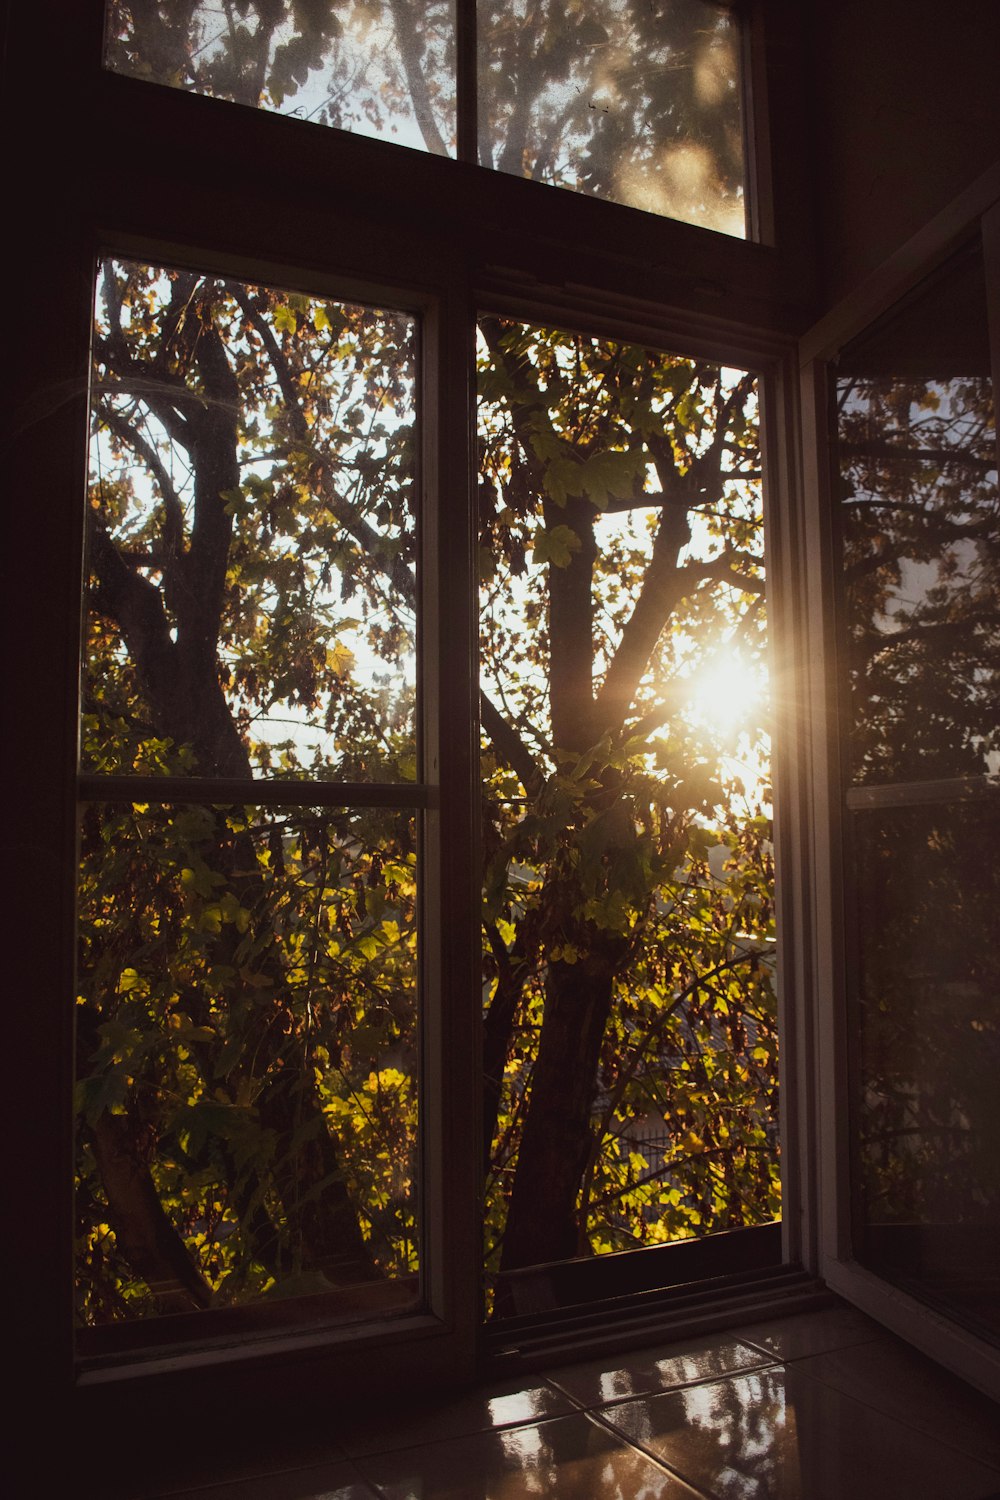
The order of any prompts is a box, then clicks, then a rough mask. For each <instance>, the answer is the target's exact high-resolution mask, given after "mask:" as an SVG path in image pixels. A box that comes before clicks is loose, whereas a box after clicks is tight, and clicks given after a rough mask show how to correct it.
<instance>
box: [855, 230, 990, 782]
mask: <svg viewBox="0 0 1000 1500" xmlns="http://www.w3.org/2000/svg"><path fill="white" fill-rule="evenodd" d="M837 400H838V413H839V415H838V436H839V450H840V472H841V483H842V499H843V504H842V518H843V521H842V524H843V530H844V566H845V586H846V616H847V619H846V624H847V631H848V642H847V652H848V668H849V673H850V691H851V739H850V758H851V774H852V778H853V779H854V780H855V781H861V782H886V781H908V780H921V779H926V778H938V777H950V776H963V775H975V774H981V773H983V772H996V771H1000V731H998V720H997V703H998V702H1000V489H998V487H997V450H996V414H995V412H994V409H993V387H992V382H991V378H990V354H989V344H988V338H987V321H986V287H985V281H984V277H983V265H982V257H981V254H980V252H979V248H978V246H976V247H975V249H974V250H973V251H970V252H966V253H965V254H964V255H963V256H962V257H960V258H959V259H958V260H957V261H955V262H952V263H951V264H950V265H948V266H946V267H944V268H943V270H942V271H941V272H939V273H938V275H937V276H936V277H935V279H934V280H933V281H932V282H931V283H930V284H929V285H927V286H925V287H924V288H922V289H921V290H920V291H919V292H918V293H917V294H916V295H915V296H914V297H912V298H911V299H910V300H909V301H908V302H907V303H906V304H904V305H903V306H902V307H901V308H899V309H896V310H895V311H894V312H893V313H892V314H891V315H890V316H889V317H888V318H886V319H885V320H884V321H883V322H882V323H881V324H880V325H878V326H877V327H876V328H875V329H873V330H871V331H870V332H868V333H866V334H865V335H864V336H863V337H862V338H861V339H858V340H857V341H856V342H855V343H854V344H853V345H851V346H850V347H849V348H848V349H845V350H844V352H843V354H842V356H841V359H840V361H839V364H838V366H837Z"/></svg>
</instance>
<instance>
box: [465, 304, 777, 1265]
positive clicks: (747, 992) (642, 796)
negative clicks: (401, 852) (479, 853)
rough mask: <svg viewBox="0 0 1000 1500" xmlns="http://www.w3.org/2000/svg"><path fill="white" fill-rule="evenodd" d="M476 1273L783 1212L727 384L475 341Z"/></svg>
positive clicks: (755, 507) (757, 744)
mask: <svg viewBox="0 0 1000 1500" xmlns="http://www.w3.org/2000/svg"><path fill="white" fill-rule="evenodd" d="M480 330H481V338H480V353H479V443H480V453H481V471H480V481H479V497H480V509H479V521H480V547H481V552H480V555H481V577H482V585H481V606H480V608H481V616H480V619H481V626H480V631H481V657H482V687H483V690H484V695H485V696H484V706H483V730H484V743H483V750H482V764H483V778H484V786H485V790H486V803H485V814H486V821H485V852H486V867H485V880H484V884H485V928H484V949H485V953H486V991H485V993H486V1012H485V1074H486V1100H487V1110H486V1114H487V1121H486V1125H487V1135H486V1141H485V1142H484V1148H485V1150H486V1152H487V1159H488V1174H489V1175H488V1194H487V1260H488V1265H489V1268H490V1270H491V1272H494V1273H495V1272H496V1271H497V1269H498V1267H499V1268H500V1269H501V1270H502V1271H504V1272H506V1271H510V1270H514V1269H516V1268H518V1267H521V1266H526V1265H532V1264H540V1263H542V1262H547V1261H555V1260H561V1259H566V1258H568V1257H572V1256H576V1255H589V1254H593V1253H602V1252H606V1251H614V1250H621V1249H624V1248H628V1247H634V1246H639V1245H647V1246H652V1245H659V1244H663V1243H665V1242H667V1241H671V1240H677V1239H682V1238H685V1237H691V1236H694V1235H701V1234H706V1233H709V1232H712V1231H715V1230H724V1229H731V1228H736V1227H742V1226H750V1225H757V1224H761V1223H764V1222H767V1221H771V1220H773V1219H774V1218H775V1217H776V1216H777V1214H778V1212H779V1179H778V1161H777V1102H776V1101H777V1061H776V1048H777V1039H776V1029H775V1017H776V1005H775V993H774V953H775V948H774V944H775V931H774V902H773V896H774V889H773V878H774V873H773V849H772V844H771V823H770V787H769V768H768V767H769V753H768V744H769V742H768V734H767V727H766V726H767V717H768V708H767V672H766V665H765V652H766V616H765V607H764V565H763V522H762V512H761V492H760V455H759V446H758V443H759V438H758V418H757V389H756V380H755V378H754V377H753V376H751V375H747V374H745V373H743V372H741V371H737V370H730V369H724V368H720V367H719V366H716V365H708V364H704V363H700V362H696V361H692V360H689V359H683V358H680V357H677V356H673V355H669V354H660V353H655V352H652V351H649V350H646V349H642V348H637V347H635V346H633V345H626V344H617V343H612V342H610V341H608V340H598V339H588V338H582V337H579V336H576V335H572V334H567V333H562V332H558V331H555V330H552V329H542V328H532V327H524V326H522V325H520V324H515V323H508V322H504V321H502V320H500V319H496V318H485V319H483V320H482V321H481V324H480Z"/></svg>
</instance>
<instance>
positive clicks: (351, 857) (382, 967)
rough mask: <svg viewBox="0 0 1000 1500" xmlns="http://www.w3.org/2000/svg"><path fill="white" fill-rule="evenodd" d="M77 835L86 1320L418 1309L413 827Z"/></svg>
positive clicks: (297, 816)
mask: <svg viewBox="0 0 1000 1500" xmlns="http://www.w3.org/2000/svg"><path fill="white" fill-rule="evenodd" d="M80 840H81V864H80V881H79V898H78V924H79V941H80V950H79V998H78V1001H77V1012H76V1030H77V1076H78V1082H77V1091H76V1099H77V1112H78V1157H77V1199H76V1204H77V1235H78V1239H77V1310H78V1317H79V1320H80V1322H81V1324H82V1325H84V1326H85V1327H93V1326H94V1325H103V1324H109V1323H115V1324H117V1323H121V1322H127V1321H130V1320H133V1319H148V1318H152V1317H157V1316H160V1315H166V1314H179V1313H197V1312H203V1311H205V1310H207V1309H212V1310H213V1312H218V1313H219V1314H220V1316H221V1315H222V1313H223V1310H229V1314H230V1319H231V1315H232V1310H234V1309H236V1308H239V1307H240V1306H242V1305H244V1304H246V1303H249V1302H256V1301H260V1300H263V1301H264V1302H265V1303H270V1302H272V1301H274V1300H275V1299H277V1298H287V1297H303V1296H309V1295H316V1294H321V1293H322V1294H331V1297H330V1301H329V1303H328V1304H327V1313H326V1315H333V1316H338V1315H340V1316H347V1317H350V1316H359V1315H363V1314H364V1313H367V1312H371V1311H373V1310H384V1309H387V1308H392V1307H399V1306H403V1305H405V1304H406V1303H408V1302H412V1300H413V1298H414V1297H415V1296H416V1281H415V1277H414V1273H415V1272H416V1271H417V1266H418V1251H417V1204H416V1188H415V1174H416V1149H417V1147H416V1138H417V1005H416V983H417V978H416V976H417V958H416V928H415V902H416V893H415V880H416V853H415V824H414V819H413V817H412V816H411V815H410V814H399V813H395V812H385V811H375V810H364V811H353V812H341V811H337V812H331V811H329V810H325V811H314V810H312V809H305V810H303V809H299V808H296V809H294V810H285V809H271V810H264V809H260V808H255V807H209V806H180V807H179V806H159V805H146V804H138V803H131V802H121V803H102V804H91V805H89V806H87V807H85V808H84V809H83V812H82V820H81V827H80ZM347 1288H350V1289H352V1290H351V1291H350V1292H349V1293H348V1292H347V1291H346V1290H345V1289H347ZM331 1310H332V1312H331ZM224 1324H225V1320H223V1326H224Z"/></svg>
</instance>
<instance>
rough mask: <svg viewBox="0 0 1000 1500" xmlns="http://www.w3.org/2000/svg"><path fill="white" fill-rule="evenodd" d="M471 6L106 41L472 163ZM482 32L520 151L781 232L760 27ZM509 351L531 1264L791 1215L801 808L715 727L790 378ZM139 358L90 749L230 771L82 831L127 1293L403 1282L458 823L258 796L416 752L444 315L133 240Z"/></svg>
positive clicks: (511, 812)
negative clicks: (764, 445)
mask: <svg viewBox="0 0 1000 1500" xmlns="http://www.w3.org/2000/svg"><path fill="white" fill-rule="evenodd" d="M452 25H453V18H452V8H451V7H450V6H446V5H443V4H442V5H438V4H436V3H435V0H428V3H427V4H424V5H421V6H417V5H415V4H411V3H408V0H390V3H387V4H385V5H379V4H353V3H345V4H343V5H333V4H331V3H327V0H318V3H317V0H287V3H286V0H267V3H264V0H220V3H218V4H209V3H204V0H184V3H181V4H169V5H168V4H166V3H162V0H113V3H111V4H110V5H109V7H108V24H107V40H106V61H107V63H108V65H109V66H111V67H113V68H115V69H116V70H118V71H120V72H125V73H130V74H133V75H134V76H137V77H139V78H143V79H147V80H150V81H153V82H158V83H163V84H168V85H171V86H175V87H180V88H185V89H190V90H193V91H195V92H199V93H206V94H211V95H214V96H216V97H219V98H222V99H228V100H232V101H234V102H238V103H242V104H246V105H251V106H254V107H261V106H262V107H265V108H271V109H279V110H282V111H284V112H287V113H293V114H296V115H299V116H300V117H302V118H309V119H314V120H317V121H321V122H323V123H327V124H332V125H337V126H341V127H344V128H349V129H355V130H362V131H365V132H367V133H370V134H376V135H388V136H390V137H394V138H396V139H399V140H403V141H406V142H407V143H408V144H411V145H417V144H422V145H423V146H424V147H425V148H426V149H428V150H430V151H433V152H437V153H439V154H448V153H453V151H454V136H455V84H454V56H453V52H454V46H453V37H452V31H451V28H452ZM478 25H479V34H480V43H481V58H482V61H481V68H480V97H481V103H482V111H481V121H480V140H479V150H480V159H481V160H482V161H483V163H484V164H488V165H492V166H496V167H497V168H499V169H502V170H508V171H515V172H518V173H523V174H525V175H530V176H535V177H538V178H540V179H542V180H545V181H549V182H553V183H557V184H561V185H565V186H571V187H574V188H576V189H578V190H581V191H585V192H589V193H593V194H596V195H598V196H604V197H610V198H612V199H617V200H619V201H625V202H631V203H635V204H640V205H642V206H647V207H652V208H654V209H656V210H657V211H661V212H667V213H673V214H676V215H678V216H681V217H687V218H692V219H694V220H695V221H696V222H699V223H705V224H718V225H719V226H720V227H723V225H724V223H725V225H726V226H727V227H730V228H732V227H733V224H731V223H729V220H730V219H732V217H733V215H734V214H735V215H736V218H738V219H739V220H740V223H741V222H742V209H741V192H742V189H741V173H742V165H741V163H742V147H741V137H740V126H739V101H738V88H737V74H736V68H735V63H734V61H733V54H732V38H733V33H732V30H731V27H730V22H729V18H728V16H727V15H726V14H725V12H724V11H723V10H720V9H719V8H717V7H715V6H714V5H710V4H703V3H702V0H683V3H674V4H672V5H670V6H664V7H662V8H661V7H651V6H648V5H646V4H642V5H640V4H629V3H606V4H599V3H597V0H592V3H583V4H581V5H579V6H570V7H565V6H556V5H550V4H547V3H537V4H534V3H532V4H526V5H522V6H520V7H519V8H515V9H513V10H512V9H511V8H506V9H501V8H500V7H496V8H494V9H492V10H490V9H486V10H484V9H483V8H480V12H479V21H478ZM734 222H735V221H734ZM482 336H483V344H482V349H481V354H480V372H481V380H482V396H481V405H480V446H481V453H482V469H481V478H480V507H481V515H480V520H481V533H482V535H481V542H482V548H481V550H482V564H483V580H484V596H483V599H484V604H483V610H484V613H483V618H484V622H485V623H484V632H483V640H482V652H483V660H484V684H483V685H484V694H483V698H482V722H483V728H484V762H483V766H484V825H485V830H486V853H487V861H486V869H485V872H484V873H485V908H484V913H485V923H484V947H485V949H486V953H487V961H486V972H485V1015H484V1030H485V1037H484V1047H485V1055H484V1068H485V1090H486V1104H487V1108H486V1116H487V1119H486V1132H485V1134H486V1140H485V1141H484V1162H485V1165H486V1170H487V1180H488V1189H487V1225H488V1230H487V1255H488V1260H489V1263H490V1265H491V1266H492V1267H493V1268H494V1269H496V1268H497V1267H499V1266H500V1264H501V1262H502V1265H503V1267H504V1268H509V1267H514V1266H517V1265H520V1264H526V1263H530V1262H532V1261H533V1260H538V1259H543V1258H549V1257H551V1256H552V1255H564V1254H572V1253H576V1252H577V1251H583V1252H589V1251H594V1250H602V1249H608V1248H620V1247H621V1246H622V1245H623V1244H628V1243H653V1242H656V1241H657V1240H659V1239H664V1238H672V1237H675V1236H677V1235H682V1234H690V1233H696V1232H700V1231H702V1230H707V1229H711V1228H721V1227H726V1226H728V1225H731V1224H732V1225H735V1224H741V1223H751V1222H759V1221H760V1220H761V1219H766V1218H770V1217H772V1216H773V1214H774V1213H775V1211H776V1208H777V1175H776V1164H775V1163H776V1155H775V1127H774V1121H775V1118H776V1114H775V1098H776V1071H775V1069H776V1059H775V1045H776V1044H775V1035H774V995H773V988H772V972H773V965H772V963H771V955H772V953H773V901H772V878H773V871H772V867H771V846H770V841H769V825H768V821H767V816H766V812H767V808H766V803H767V793H766V791H765V790H763V789H762V787H761V786H760V785H758V784H757V781H756V776H755V774H752V775H751V776H750V777H749V778H748V783H749V784H748V786H746V787H740V786H739V784H738V782H737V781H736V780H735V779H734V776H733V773H732V771H731V770H730V773H729V775H728V780H727V784H726V785H725V786H723V785H722V784H721V783H720V781H719V779H718V778H717V777H716V776H715V775H713V769H717V767H718V763H719V755H720V744H719V741H718V735H717V733H716V731H714V730H713V729H712V728H711V726H710V723H709V722H708V721H707V720H705V719H704V718H703V719H702V721H699V720H698V718H697V714H695V715H694V716H692V712H691V711H690V703H691V696H692V692H694V691H695V690H694V689H693V688H692V686H691V683H692V682H693V680H694V679H693V675H692V674H693V673H694V669H695V667H696V666H697V665H698V663H699V662H700V661H701V660H702V659H703V658H705V657H707V656H712V655H713V653H714V654H715V655H716V656H720V657H721V656H725V655H727V654H729V655H730V656H731V657H732V658H733V660H734V661H735V662H737V663H740V664H741V666H740V670H742V672H743V674H744V678H745V679H746V678H747V677H751V676H752V674H753V672H754V671H755V670H756V665H755V664H757V663H758V662H759V660H760V656H761V651H762V646H763V626H764V615H763V570H762V541H761V520H760V514H759V494H758V491H759V460H758V457H757V451H756V444H757V436H756V408H755V389H754V383H753V381H752V379H751V378H750V377H747V376H741V375H739V373H738V372H726V371H723V370H721V369H718V368H716V367H713V366H708V365H705V364H699V363H697V362H694V361H691V360H686V359H680V358H676V357H671V356H664V355H658V354H651V353H649V352H648V351H645V350H642V349H637V348H633V347H630V346H625V345H616V344H613V343H610V342H607V341H588V340H581V339H579V338H575V337H572V336H569V335H566V334H562V333H559V332H557V331H554V330H544V329H532V328H524V327H521V326H519V325H516V324H510V323H504V322H501V321H500V320H497V319H487V320H485V321H484V323H483V325H482ZM94 356H95V371H94V381H93V391H94V422H95V436H94V441H93V445H92V462H93V473H92V489H91V499H90V508H89V511H88V554H89V567H90V580H89V586H88V603H87V617H86V632H87V644H86V662H85V673H84V713H83V723H82V735H81V756H82V767H83V769H84V771H85V772H88V773H92V774H96V775H98V776H99V775H100V774H102V773H111V774H112V775H114V776H115V777H116V778H120V777H126V778H127V777H130V776H133V775H141V776H143V777H144V778H148V777H153V778H154V780H155V778H156V777H157V776H158V775H170V776H172V777H180V778H185V779H187V780H188V781H189V783H190V786H191V788H192V790H191V791H190V792H189V793H186V794H185V795H184V796H183V797H178V798H177V799H176V800H175V801H174V802H173V803H169V802H167V801H166V800H165V799H164V798H160V799H157V798H156V796H155V795H153V793H151V792H150V791H149V788H148V782H147V781H145V780H144V781H143V784H142V785H143V788H144V790H143V792H142V795H143V797H145V798H147V799H148V800H145V801H138V800H135V799H129V797H128V785H127V782H125V783H123V782H122V781H121V780H120V779H116V780H115V781H114V783H109V785H113V786H114V788H115V799H116V800H112V801H108V802H106V803H104V804H101V803H98V802H94V803H92V804H91V805H89V806H88V807H87V808H86V810H85V813H84V816H83V820H82V825H81V855H82V866H81V871H82V872H81V880H80V898H79V901H80V940H81V962H80V980H81V993H80V1003H79V1005H78V1012H77V1013H78V1022H79V1024H78V1054H79V1067H78V1072H79V1085H78V1107H79V1111H80V1119H81V1129H80V1165H79V1185H78V1205H79V1228H80V1238H79V1243H80V1268H81V1270H80V1310H81V1317H82V1318H83V1319H84V1320H85V1321H88V1322H100V1321H106V1320H108V1319H116V1318H120V1317H124V1316H134V1315H137V1314H140V1315H144V1314H147V1313H155V1312H163V1311H184V1310H191V1309H195V1308H200V1307H205V1306H209V1305H212V1306H220V1305H225V1304H231V1303H238V1302H241V1301H245V1300H247V1299H252V1298H256V1297H259V1296H261V1295H272V1294H273V1295H277V1294H288V1293H295V1292H300V1293H301V1292H304V1291H310V1290H326V1289H329V1288H330V1287H346V1286H355V1285H358V1284H364V1285H367V1286H368V1287H369V1288H370V1289H371V1293H372V1296H374V1297H376V1298H381V1299H382V1300H383V1301H384V1300H386V1299H389V1300H393V1299H395V1300H397V1301H398V1300H399V1298H400V1297H405V1296H406V1295H408V1288H409V1282H408V1279H407V1278H408V1277H409V1275H410V1273H411V1272H412V1271H413V1270H415V1269H416V1264H417V1251H416V1243H417V1230H418V1226H417V1222H416V1215H417V1194H416V1191H415V1188H414V1179H415V1170H416V1153H415V1140H416V1130H417V1099H416V1068H415V1059H416V1055H417V1031H418V1018H417V1016H416V1010H415V1001H414V995H415V975H416V972H417V958H416V943H417V931H416V917H415V913H416V908H417V899H416V883H417V881H418V879H419V871H418V870H417V868H416V850H417V843H418V840H417V837H416V820H415V817H414V816H413V815H412V814H411V813H410V812H409V811H408V810H405V809H404V810H400V811H399V812H387V811H378V810H376V809H374V808H364V807H360V806H356V807H353V808H344V809H341V808H336V807H333V806H330V805H327V804H329V802H330V798H329V797H328V796H327V797H321V798H319V799H318V800H319V802H321V803H322V805H321V806H315V807H314V806H311V805H309V806H307V805H305V804H304V803H302V802H300V801H296V800H295V794H293V793H289V800H287V801H282V800H281V799H279V800H278V801H275V800H274V798H273V797H271V798H270V799H269V800H268V799H265V801H264V803H262V802H260V801H256V802H255V800H254V797H255V788H254V786H253V777H254V775H255V774H256V773H261V772H266V773H268V774H269V775H270V776H272V777H273V776H278V777H287V778H289V779H295V778H300V777H303V776H307V777H315V778H318V779H319V780H321V781H331V780H332V781H336V780H347V781H351V782H358V781H361V782H366V781H367V782H379V781H384V782H389V783H393V784H396V785H400V784H402V785H405V784H406V783H407V782H408V781H409V780H412V779H413V777H414V776H415V774H416V757H417V724H416V716H415V715H416V704H415V664H414V662H415V658H414V645H413V643H414V639H415V625H416V621H415V606H416V600H417V598H418V595H419V587H418V579H417V577H416V566H417V556H416V534H417V533H416V498H415V497H416V484H415V475H416V468H415V463H414V429H415V421H416V412H415V396H414V391H415V389H416V384H415V363H414V361H415V344H414V327H413V324H412V322H411V321H410V320H409V319H407V318H405V317H402V316H401V315H398V314H394V313H391V312H380V311H377V310H373V309H368V308H363V307H358V306H347V305H343V304H339V303H335V302H332V301H329V300H322V299H315V298H307V297H305V296H302V295H296V294H290V293H284V292H279V291H276V290H274V289H271V288H265V287H251V286H247V285H244V284H241V283H236V282H227V281H223V280H220V279H218V278H213V277H211V276H202V275H198V274H195V273H191V272H184V271H177V270H171V269H165V268H158V267H151V266H139V265H135V264H130V263H126V262H113V261H109V262H107V263H105V265H104V266H103V267H102V270H101V274H100V280H99V291H98V306H97V315H96V333H95V344H94ZM732 681H733V679H732V676H730V679H729V683H730V685H729V687H728V688H725V689H722V690H721V691H725V692H732V691H733V689H732ZM719 691H720V690H719V689H718V688H717V689H716V695H717V694H718V692H719ZM686 705H687V706H686ZM755 712H756V710H755V709H754V708H752V707H751V708H748V711H747V716H746V721H745V723H744V725H743V726H742V727H743V732H744V740H743V745H744V750H745V751H746V752H747V753H749V754H750V755H751V757H753V756H755V755H756V754H757V751H756V749H754V748H752V747H755V746H756V745H757V743H758V739H759V734H758V726H757V724H756V722H755V720H754V713H755ZM735 744H736V732H735V731H734V734H733V747H735ZM206 781H207V783H210V784H211V786H212V787H213V788H214V790H213V793H212V797H211V799H210V798H209V797H208V794H207V792H206V794H205V796H204V797H201V796H200V795H199V793H198V790H197V788H198V786H199V784H200V783H201V782H206ZM244 784H245V792H244V790H243V788H244ZM123 797H124V798H125V799H126V800H121V799H122V798H123ZM570 1063H572V1066H568V1064H570ZM542 1203H544V1204H545V1205H546V1207H545V1211H544V1212H543V1211H542V1210H541V1207H540V1205H541V1204H542ZM370 1305H374V1304H370Z"/></svg>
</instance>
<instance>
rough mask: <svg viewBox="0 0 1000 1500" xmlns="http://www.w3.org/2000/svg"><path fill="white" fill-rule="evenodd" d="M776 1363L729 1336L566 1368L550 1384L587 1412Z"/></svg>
mask: <svg viewBox="0 0 1000 1500" xmlns="http://www.w3.org/2000/svg"><path fill="white" fill-rule="evenodd" d="M774 1359H775V1356H774V1355H773V1354H764V1353H761V1351H760V1350H759V1349H754V1348H751V1346H750V1345H749V1344H741V1343H740V1342H739V1341H738V1340H737V1339H734V1338H732V1337H731V1336H730V1335H729V1334H728V1333H725V1334H705V1335H704V1336H703V1337H701V1338H697V1339H689V1340H686V1341H685V1342H684V1343H678V1344H670V1345H667V1346H666V1347H664V1346H663V1345H660V1346H658V1347H657V1348H655V1349H636V1350H634V1351H630V1352H629V1353H627V1354H622V1355H619V1356H618V1357H617V1358H614V1359H608V1358H605V1359H601V1360H591V1361H590V1362H589V1363H587V1364H583V1365H570V1366H566V1367H565V1368H563V1369H558V1370H552V1371H551V1372H549V1374H548V1378H549V1380H551V1381H552V1382H553V1384H555V1385H557V1386H559V1388H560V1389H561V1390H564V1391H566V1392H567V1393H568V1394H569V1395H570V1396H572V1397H573V1398H574V1399H575V1400H577V1401H579V1402H581V1403H582V1404H583V1405H584V1406H599V1405H601V1404H603V1403H604V1402H605V1401H620V1400H622V1399H623V1398H625V1397H628V1396H640V1395H644V1394H645V1393H646V1392H655V1391H668V1390H672V1389H673V1388H674V1387H675V1386H681V1385H693V1384H694V1383H695V1382H696V1381H700V1380H717V1379H718V1378H719V1376H720V1375H734V1374H736V1373H737V1372H738V1371H740V1370H750V1369H756V1368H759V1367H760V1366H761V1365H764V1364H769V1363H773V1361H774Z"/></svg>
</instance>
